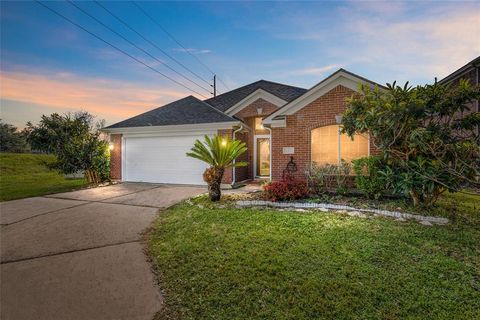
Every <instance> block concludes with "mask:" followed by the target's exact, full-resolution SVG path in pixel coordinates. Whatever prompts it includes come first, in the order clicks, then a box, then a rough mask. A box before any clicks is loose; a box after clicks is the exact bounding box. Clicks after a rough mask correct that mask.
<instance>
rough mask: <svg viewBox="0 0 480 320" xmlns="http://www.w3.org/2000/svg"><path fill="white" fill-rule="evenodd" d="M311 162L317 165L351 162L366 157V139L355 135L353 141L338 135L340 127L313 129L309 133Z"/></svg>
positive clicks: (344, 135)
mask: <svg viewBox="0 0 480 320" xmlns="http://www.w3.org/2000/svg"><path fill="white" fill-rule="evenodd" d="M311 135H312V136H311V138H312V139H311V141H312V142H311V143H312V148H311V150H312V161H313V162H316V163H317V164H319V165H322V164H339V163H340V161H341V160H345V161H347V162H351V161H352V160H354V159H358V158H361V157H365V156H368V137H367V136H364V135H355V136H354V138H353V140H352V139H351V138H350V137H349V136H347V135H346V134H341V133H340V126H338V125H332V126H325V127H320V128H317V129H313V130H312V133H311Z"/></svg>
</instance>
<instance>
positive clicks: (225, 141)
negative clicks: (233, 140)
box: [222, 139, 227, 147]
mask: <svg viewBox="0 0 480 320" xmlns="http://www.w3.org/2000/svg"><path fill="white" fill-rule="evenodd" d="M226 145H227V140H225V139H223V140H222V147H225V146H226Z"/></svg>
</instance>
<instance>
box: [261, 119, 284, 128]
mask: <svg viewBox="0 0 480 320" xmlns="http://www.w3.org/2000/svg"><path fill="white" fill-rule="evenodd" d="M262 124H267V123H265V121H262ZM268 126H269V127H270V128H285V127H286V126H287V119H286V118H285V117H282V118H280V119H275V120H271V121H270V122H269V123H268Z"/></svg>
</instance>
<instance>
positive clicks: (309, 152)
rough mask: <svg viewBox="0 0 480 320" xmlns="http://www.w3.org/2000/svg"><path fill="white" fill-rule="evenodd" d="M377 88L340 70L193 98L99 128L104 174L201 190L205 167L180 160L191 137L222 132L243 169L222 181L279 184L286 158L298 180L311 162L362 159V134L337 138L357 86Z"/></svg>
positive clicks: (368, 147) (367, 146)
mask: <svg viewBox="0 0 480 320" xmlns="http://www.w3.org/2000/svg"><path fill="white" fill-rule="evenodd" d="M359 83H362V84H366V85H368V86H371V87H374V86H376V85H378V84H376V83H374V82H373V81H370V80H367V79H365V78H362V77H360V76H358V75H355V74H353V73H351V72H348V71H346V70H344V69H340V70H338V71H337V72H335V73H333V74H332V75H330V76H329V77H327V78H326V79H324V80H322V81H321V82H319V83H318V84H316V85H315V86H313V87H312V88H310V89H308V90H307V89H303V88H298V87H293V86H289V85H284V84H279V83H274V82H269V81H265V80H260V81H257V82H254V83H252V84H249V85H246V86H243V87H241V88H238V89H235V90H232V91H229V92H226V93H223V94H221V95H219V96H216V97H214V98H210V99H207V100H204V101H201V100H199V99H197V98H195V97H193V96H188V97H186V98H183V99H180V100H178V101H175V102H172V103H170V104H167V105H165V106H163V107H160V108H157V109H154V110H151V111H148V112H145V113H143V114H140V115H138V116H135V117H133V118H130V119H127V120H125V121H122V122H119V123H116V124H114V125H111V126H109V127H107V128H105V129H104V131H105V132H108V133H109V134H110V140H111V142H112V144H113V150H112V153H111V156H112V158H111V175H112V178H114V179H120V180H122V181H144V182H157V183H178V184H204V182H203V180H202V173H203V171H204V169H205V168H206V165H205V164H204V163H202V162H201V161H199V160H196V159H193V158H189V157H187V156H186V155H185V153H186V152H187V151H189V150H190V148H191V147H192V146H193V143H194V141H195V140H196V139H200V140H203V137H204V135H213V134H216V133H218V134H224V135H229V136H231V137H232V138H236V139H240V140H242V141H245V142H246V143H247V146H248V151H247V152H246V154H244V155H243V156H242V157H241V159H239V160H245V161H247V162H248V166H247V167H244V168H236V169H231V170H227V171H226V173H225V177H224V181H223V182H224V183H226V184H232V183H236V182H240V181H245V180H251V179H255V178H270V177H271V178H272V179H273V180H279V179H281V178H282V175H283V172H284V170H285V168H286V166H287V164H288V163H289V162H290V161H291V160H293V162H294V163H295V164H296V167H297V170H298V171H297V177H299V178H300V177H303V175H304V172H305V170H306V169H307V168H308V166H309V165H310V163H311V162H312V161H315V162H317V163H319V164H325V163H332V164H337V163H338V162H339V161H340V159H345V160H352V159H355V158H359V157H363V156H367V155H369V154H370V153H371V152H373V151H374V150H373V145H372V143H371V142H370V141H369V138H368V137H366V136H357V137H355V139H354V140H353V141H352V140H351V139H350V138H348V137H347V136H345V135H340V134H339V125H338V124H339V122H340V121H341V115H342V113H343V112H344V111H345V109H346V107H347V105H346V102H345V99H346V98H349V97H351V96H352V95H353V94H354V93H355V92H356V91H357V90H358V84H359Z"/></svg>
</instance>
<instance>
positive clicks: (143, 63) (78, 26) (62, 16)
mask: <svg viewBox="0 0 480 320" xmlns="http://www.w3.org/2000/svg"><path fill="white" fill-rule="evenodd" d="M35 2H36V3H38V4H39V5H41V6H43V7H44V8H46V9H48V10H50V11H51V12H53V13H55V14H56V15H57V16H59V17H61V18H63V19H64V20H66V21H68V22H70V23H71V24H73V25H74V26H76V27H77V28H79V29H82V30H83V31H85V32H86V33H88V34H90V35H91V36H93V37H95V38H97V39H98V40H100V41H102V42H103V43H105V44H107V45H109V46H110V47H112V48H114V49H115V50H117V51H119V52H121V53H123V54H124V55H126V56H128V57H129V58H131V59H133V60H135V61H136V62H138V63H140V64H142V65H144V66H145V67H147V68H149V69H150V70H152V71H154V72H156V73H158V74H159V75H161V76H163V77H165V78H167V79H168V80H170V81H172V82H175V83H176V84H178V85H180V86H182V87H184V88H185V89H187V90H189V91H192V92H194V93H196V94H198V95H200V96H202V97H204V98H207V97H206V96H204V95H203V94H201V93H199V92H197V91H195V90H193V89H191V88H189V87H187V86H186V85H184V84H183V83H181V82H178V81H177V80H175V79H173V78H171V77H169V76H167V75H166V74H164V73H162V72H160V71H158V70H157V69H155V68H154V67H152V66H150V65H148V64H146V63H145V62H143V61H141V60H139V59H137V58H135V57H134V56H132V55H131V54H129V53H127V52H125V51H123V50H122V49H120V48H118V47H117V46H115V45H113V44H111V43H110V42H108V41H106V40H104V39H102V38H101V37H100V36H98V35H96V34H95V33H93V32H91V31H89V30H87V29H85V28H84V27H83V26H81V25H79V24H78V23H76V22H74V21H73V20H71V19H69V18H67V17H66V16H64V15H63V14H61V13H60V12H58V11H56V10H55V9H52V8H51V7H49V6H47V5H46V4H44V3H42V2H40V1H38V0H35Z"/></svg>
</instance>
